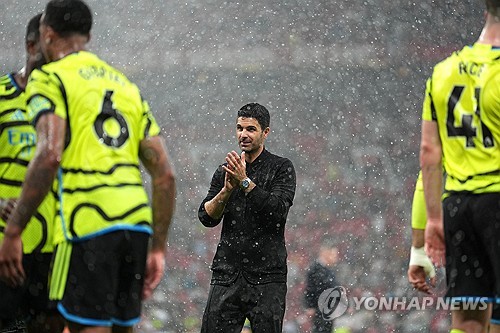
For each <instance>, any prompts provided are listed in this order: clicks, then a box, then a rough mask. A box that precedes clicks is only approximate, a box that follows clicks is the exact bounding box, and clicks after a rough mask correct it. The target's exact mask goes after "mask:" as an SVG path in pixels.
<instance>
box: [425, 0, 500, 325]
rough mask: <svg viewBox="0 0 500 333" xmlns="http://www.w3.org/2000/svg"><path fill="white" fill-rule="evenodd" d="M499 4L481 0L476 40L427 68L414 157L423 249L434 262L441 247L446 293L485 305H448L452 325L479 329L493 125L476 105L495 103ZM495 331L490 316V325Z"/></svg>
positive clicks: (493, 244) (492, 257) (487, 276)
mask: <svg viewBox="0 0 500 333" xmlns="http://www.w3.org/2000/svg"><path fill="white" fill-rule="evenodd" d="M499 7H500V1H499V0H487V1H486V8H487V12H486V15H485V17H486V22H485V25H484V28H483V31H482V33H481V36H480V37H479V40H478V41H477V42H476V43H475V44H474V45H473V46H467V47H465V48H463V49H462V50H460V51H458V52H455V53H454V54H453V55H451V56H450V57H449V58H447V59H446V60H444V61H442V62H441V63H439V64H437V65H436V66H435V67H434V71H433V74H432V76H431V78H430V79H429V80H428V81H427V86H426V94H425V101H424V106H423V116H422V118H423V121H422V141H421V148H420V163H421V167H422V174H423V184H424V195H425V204H426V210H427V226H426V229H425V242H426V245H427V246H428V250H429V251H428V253H429V255H430V257H431V258H432V260H433V261H434V262H435V263H439V262H440V261H441V260H442V258H443V256H444V254H445V253H446V279H447V287H448V292H447V296H448V297H450V298H451V299H452V300H453V301H460V302H465V301H469V302H470V301H479V300H482V301H486V302H488V304H489V305H488V307H487V308H486V309H484V308H482V307H479V306H478V307H475V308H471V307H466V306H465V305H464V306H462V307H460V309H457V310H452V324H451V325H452V330H451V332H468V333H474V332H486V330H487V328H488V326H489V323H490V318H491V317H490V316H491V310H492V307H493V306H492V303H493V304H495V303H497V302H499V301H500V299H499V298H498V295H499V294H500V260H498V258H499V257H500V242H499V239H500V146H499V145H500V127H498V126H491V123H490V122H488V121H486V120H487V118H486V117H485V112H483V111H485V109H487V108H488V110H489V112H490V113H491V112H496V113H498V112H500V109H497V110H490V109H491V108H490V107H489V106H488V105H486V104H485V101H481V96H482V95H483V93H486V90H485V82H486V80H487V79H488V78H489V76H490V74H491V73H490V71H491V68H492V66H494V65H495V64H496V63H498V61H499V59H500V48H499V47H500V8H499ZM483 90H484V91H483ZM485 106H486V107H485ZM443 166H444V170H445V172H446V182H445V183H446V186H445V195H444V196H443V197H444V199H443V200H441V197H442V184H443V169H442V167H443ZM443 222H444V226H443ZM445 240H446V242H445ZM445 248H446V252H445ZM494 316H495V314H494ZM498 330H499V325H498V322H497V321H496V318H495V317H493V319H491V329H490V331H492V332H497V331H498Z"/></svg>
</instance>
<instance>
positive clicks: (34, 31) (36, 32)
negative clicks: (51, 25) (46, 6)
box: [24, 13, 42, 43]
mask: <svg viewBox="0 0 500 333" xmlns="http://www.w3.org/2000/svg"><path fill="white" fill-rule="evenodd" d="M41 17H42V13H40V14H37V15H35V16H33V17H32V18H31V19H30V20H29V22H28V25H27V26H26V36H25V37H24V38H25V41H26V43H27V42H37V41H38V39H39V38H40V29H39V28H40V18H41Z"/></svg>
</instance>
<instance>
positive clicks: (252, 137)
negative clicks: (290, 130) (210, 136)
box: [236, 117, 269, 153]
mask: <svg viewBox="0 0 500 333" xmlns="http://www.w3.org/2000/svg"><path fill="white" fill-rule="evenodd" d="M268 133H269V127H268V128H265V129H264V130H263V129H262V128H261V127H260V124H259V122H258V121H257V119H255V118H244V117H239V118H238V121H237V123H236V138H237V139H238V145H239V147H240V149H241V151H244V152H245V153H253V152H257V151H259V150H261V149H262V148H263V147H264V141H265V139H266V137H267V134H268Z"/></svg>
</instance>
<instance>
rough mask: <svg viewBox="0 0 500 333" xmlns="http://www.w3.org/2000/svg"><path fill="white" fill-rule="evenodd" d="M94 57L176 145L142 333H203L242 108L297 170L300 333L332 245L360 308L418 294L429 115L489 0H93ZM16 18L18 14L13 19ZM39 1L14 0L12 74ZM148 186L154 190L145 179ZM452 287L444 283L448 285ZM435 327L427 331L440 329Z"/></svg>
mask: <svg viewBox="0 0 500 333" xmlns="http://www.w3.org/2000/svg"><path fill="white" fill-rule="evenodd" d="M88 3H89V5H90V6H91V7H92V8H93V10H94V11H95V26H94V33H93V40H92V42H91V44H90V45H91V48H92V50H93V51H95V52H96V53H97V54H99V55H101V57H102V58H104V59H106V60H108V61H110V62H112V63H113V64H114V65H116V66H117V67H119V68H121V69H122V70H123V71H124V72H125V73H127V74H128V75H129V76H130V77H131V78H132V79H133V80H134V81H135V82H136V83H137V84H138V85H139V87H140V88H141V91H143V93H144V95H145V96H144V97H145V98H146V99H147V100H148V101H149V102H150V105H151V108H152V110H153V111H154V113H155V116H156V118H157V120H158V121H159V123H160V125H161V127H162V130H163V134H164V136H165V137H166V139H167V143H168V147H169V150H170V155H171V158H172V160H173V162H174V165H175V167H176V173H177V176H178V199H177V202H178V207H177V210H176V215H175V220H174V223H173V225H172V228H171V233H170V237H169V247H168V254H167V265H166V267H167V272H166V276H165V278H164V279H163V281H162V282H161V284H160V286H159V288H158V289H157V291H156V292H155V294H154V296H153V298H152V299H151V300H150V301H148V302H146V304H145V308H144V319H143V321H142V323H141V325H140V328H139V331H140V332H145V333H148V332H149V333H157V332H198V331H199V328H200V321H201V318H202V313H203V309H204V306H205V302H206V300H207V296H208V288H209V281H210V276H211V273H210V263H211V261H212V257H213V255H214V253H215V248H216V245H217V242H218V235H219V234H220V230H219V228H220V227H216V228H213V229H207V228H204V227H203V226H202V225H201V223H199V222H198V219H197V210H198V205H199V204H200V202H201V200H202V199H203V197H204V196H205V195H206V191H207V190H208V187H209V183H210V179H211V176H212V173H213V171H214V170H215V168H216V167H217V166H218V164H220V163H222V162H223V160H224V156H225V154H226V153H227V152H228V151H230V150H233V149H236V148H237V145H236V141H235V138H234V137H235V119H236V111H237V110H238V109H239V107H241V106H242V105H244V104H246V103H248V102H259V103H261V104H263V105H265V106H266V107H267V108H268V109H269V110H270V113H271V126H270V127H271V133H270V135H269V137H268V140H267V148H268V149H269V150H270V151H272V152H273V153H276V154H278V155H283V156H286V157H288V158H290V159H291V160H292V162H293V163H294V165H295V168H296V171H297V184H298V187H297V192H296V197H295V201H294V206H293V207H292V208H291V211H290V215H289V218H288V225H287V231H286V239H287V249H288V264H289V267H288V274H289V276H288V295H287V312H286V315H285V316H286V318H285V319H286V320H285V332H287V333H292V332H293V333H299V332H307V331H308V329H309V327H310V326H309V325H310V324H309V322H308V319H307V318H306V317H305V313H304V306H303V288H304V279H305V273H306V271H305V270H306V268H307V267H308V265H309V264H310V262H311V260H313V259H314V258H315V254H316V252H317V244H318V240H319V239H321V238H323V237H325V236H326V237H331V238H332V239H334V240H336V241H337V242H338V244H339V249H340V254H341V259H340V263H339V264H338V265H337V266H336V270H337V272H338V278H337V281H340V283H341V284H342V285H343V286H344V287H345V288H346V289H347V292H348V296H349V297H351V296H363V295H364V296H387V297H389V296H391V295H392V296H401V297H403V296H406V297H411V296H414V295H416V294H415V293H414V292H413V290H412V289H411V287H410V286H409V284H408V283H407V278H406V270H407V265H408V256H409V246H410V220H409V218H410V212H411V198H412V194H413V189H414V183H415V180H416V176H417V173H418V169H419V166H418V164H419V162H418V150H419V139H420V112H421V103H422V100H423V92H424V86H425V80H426V78H427V77H428V76H429V75H430V73H431V68H432V66H433V65H434V64H435V63H436V62H437V61H439V60H441V59H443V58H444V57H446V56H447V55H449V54H450V53H451V52H452V51H453V50H455V49H457V48H461V47H462V46H463V45H467V44H471V43H473V42H474V41H475V39H477V37H478V36H479V33H480V31H479V30H478V29H479V27H480V26H481V25H482V21H481V18H482V14H481V13H482V9H483V7H482V2H481V1H479V0H478V1H458V0H454V1H448V0H447V1H415V2H413V1H399V2H398V1H389V0H384V1H380V0H377V1H375V0H363V1H362V0H359V1H347V0H339V1H331V0H317V1H313V0H287V1H278V0H271V1H270V0H257V1H251V2H235V1H223V2H221V1H215V0H205V1H202V0H188V1H184V2H179V1H162V2H159V1H143V2H141V3H140V4H139V3H137V2H132V1H129V0H123V1H117V2H116V3H115V2H113V4H111V3H108V2H104V1H97V0H89V1H88ZM2 7H3V8H2ZM42 7H43V4H41V3H40V1H26V2H14V1H10V0H9V1H4V2H2V4H0V9H3V12H4V13H7V14H4V17H2V22H1V25H2V29H1V30H2V31H0V40H1V42H2V44H3V45H4V47H5V50H13V51H16V50H17V52H18V54H14V53H12V52H2V54H1V55H0V64H1V65H2V68H3V71H4V72H8V71H14V70H16V69H17V67H16V66H19V65H20V64H21V63H22V60H21V59H22V57H21V55H22V54H24V50H22V47H21V46H22V38H23V33H24V24H25V22H26V21H27V19H28V18H29V17H30V16H32V15H31V14H34V12H33V11H34V10H37V9H39V8H42ZM145 182H148V179H145ZM440 279H441V281H442V280H443V279H444V277H443V274H442V272H441V275H440ZM447 321H448V314H447V313H446V312H445V311H432V310H425V311H411V312H404V311H400V312H397V311H392V312H391V311H355V310H354V309H353V308H352V305H351V306H350V307H349V310H348V312H347V313H346V314H344V315H343V316H342V317H340V318H338V319H337V320H336V326H337V327H341V326H342V327H344V328H345V329H346V330H345V332H369V333H382V332H384V333H386V332H410V333H411V332H445V331H446V330H445V329H444V327H446V324H447ZM427 323H428V324H427Z"/></svg>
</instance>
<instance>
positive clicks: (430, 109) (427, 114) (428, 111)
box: [422, 79, 436, 121]
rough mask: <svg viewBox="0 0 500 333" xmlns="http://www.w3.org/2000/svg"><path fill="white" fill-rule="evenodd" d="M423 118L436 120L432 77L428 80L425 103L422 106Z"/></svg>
mask: <svg viewBox="0 0 500 333" xmlns="http://www.w3.org/2000/svg"><path fill="white" fill-rule="evenodd" d="M422 120H428V121H434V120H436V112H435V109H434V102H433V101H432V79H428V80H427V84H426V86H425V95H424V105H423V108H422Z"/></svg>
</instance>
